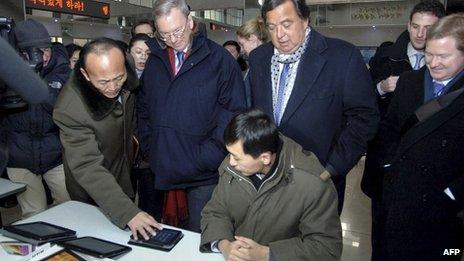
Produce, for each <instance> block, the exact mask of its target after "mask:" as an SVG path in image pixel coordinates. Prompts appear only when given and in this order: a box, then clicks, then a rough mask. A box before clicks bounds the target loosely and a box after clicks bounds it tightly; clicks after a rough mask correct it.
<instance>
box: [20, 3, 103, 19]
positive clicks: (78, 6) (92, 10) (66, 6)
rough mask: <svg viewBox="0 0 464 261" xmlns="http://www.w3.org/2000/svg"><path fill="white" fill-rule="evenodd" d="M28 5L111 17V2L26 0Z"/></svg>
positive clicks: (50, 9) (41, 8)
mask: <svg viewBox="0 0 464 261" xmlns="http://www.w3.org/2000/svg"><path fill="white" fill-rule="evenodd" d="M26 7H28V8H32V9H40V10H46V11H52V12H58V13H67V14H75V15H84V16H91V17H97V18H103V19H108V18H110V4H107V3H101V2H96V1H92V0H26Z"/></svg>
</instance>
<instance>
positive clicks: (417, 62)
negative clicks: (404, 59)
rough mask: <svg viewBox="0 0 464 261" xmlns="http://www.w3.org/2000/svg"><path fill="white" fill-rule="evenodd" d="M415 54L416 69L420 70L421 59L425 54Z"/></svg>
mask: <svg viewBox="0 0 464 261" xmlns="http://www.w3.org/2000/svg"><path fill="white" fill-rule="evenodd" d="M414 56H416V63H415V64H414V68H413V69H414V70H419V69H420V68H421V61H422V59H423V58H424V55H423V54H421V53H416V54H415V55H414Z"/></svg>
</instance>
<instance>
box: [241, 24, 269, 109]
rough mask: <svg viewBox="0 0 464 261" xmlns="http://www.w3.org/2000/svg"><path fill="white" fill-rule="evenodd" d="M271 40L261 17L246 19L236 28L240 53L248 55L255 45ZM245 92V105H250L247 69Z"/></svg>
mask: <svg viewBox="0 0 464 261" xmlns="http://www.w3.org/2000/svg"><path fill="white" fill-rule="evenodd" d="M270 40H271V37H270V35H269V32H268V31H267V28H266V24H265V23H264V20H263V19H262V18H261V17H256V18H253V19H251V20H248V21H246V22H245V23H244V24H243V25H242V26H240V28H238V30H237V42H238V44H239V45H240V47H241V51H242V53H243V54H244V55H245V57H248V56H249V55H250V53H251V51H253V50H254V49H255V48H256V47H258V46H260V45H262V44H263V43H267V42H269V41H270ZM245 93H246V99H247V107H248V108H250V107H251V86H250V82H249V79H248V71H247V72H246V73H245Z"/></svg>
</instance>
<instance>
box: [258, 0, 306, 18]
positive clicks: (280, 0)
mask: <svg viewBox="0 0 464 261" xmlns="http://www.w3.org/2000/svg"><path fill="white" fill-rule="evenodd" d="M285 2H292V3H293V6H295V10H296V13H297V14H298V16H299V17H300V18H301V19H302V20H306V19H308V21H309V20H310V11H309V6H308V5H306V1H305V0H265V1H264V3H263V6H262V7H261V17H262V18H263V19H264V22H266V14H267V12H269V11H272V10H274V8H276V7H277V6H279V5H281V4H284V3H285Z"/></svg>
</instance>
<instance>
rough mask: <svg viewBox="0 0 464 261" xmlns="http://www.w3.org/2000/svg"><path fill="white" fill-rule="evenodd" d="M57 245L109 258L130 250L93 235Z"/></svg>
mask: <svg viewBox="0 0 464 261" xmlns="http://www.w3.org/2000/svg"><path fill="white" fill-rule="evenodd" d="M59 245H61V246H62V247H64V248H66V249H70V250H75V251H78V252H82V253H84V254H87V255H91V256H94V257H98V258H106V257H109V258H111V257H115V256H119V255H122V254H124V253H127V252H129V251H131V250H132V248H130V247H128V246H124V245H121V244H116V243H114V242H110V241H106V240H103V239H99V238H95V237H79V238H76V239H72V240H67V241H63V242H60V243H59Z"/></svg>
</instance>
